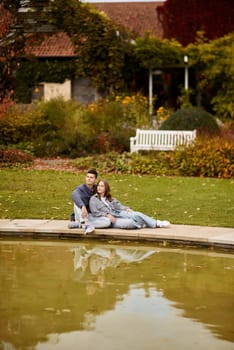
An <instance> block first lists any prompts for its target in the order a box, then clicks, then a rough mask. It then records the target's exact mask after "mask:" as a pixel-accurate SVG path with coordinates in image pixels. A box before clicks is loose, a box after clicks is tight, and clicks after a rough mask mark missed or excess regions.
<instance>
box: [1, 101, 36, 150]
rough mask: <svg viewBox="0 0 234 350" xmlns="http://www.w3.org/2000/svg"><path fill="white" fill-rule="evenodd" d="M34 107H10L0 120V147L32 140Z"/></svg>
mask: <svg viewBox="0 0 234 350" xmlns="http://www.w3.org/2000/svg"><path fill="white" fill-rule="evenodd" d="M34 110H35V106H34V105H30V106H28V107H27V108H26V107H22V106H21V105H12V106H11V107H10V108H8V110H7V111H6V112H5V113H4V114H3V115H2V116H1V118H0V139H1V144H2V145H8V144H17V143H19V142H27V141H30V140H32V139H33V137H34V136H33V130H34V126H35V122H36V120H35V115H34Z"/></svg>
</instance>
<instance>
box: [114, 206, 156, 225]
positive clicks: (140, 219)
mask: <svg viewBox="0 0 234 350" xmlns="http://www.w3.org/2000/svg"><path fill="white" fill-rule="evenodd" d="M118 215H119V216H120V217H122V218H123V217H124V218H129V219H132V220H133V221H134V222H135V225H136V226H137V228H142V227H151V228H156V225H157V221H156V220H155V219H153V218H151V217H150V216H148V215H145V214H143V213H141V212H139V211H126V210H122V211H121V212H120V213H119V214H118Z"/></svg>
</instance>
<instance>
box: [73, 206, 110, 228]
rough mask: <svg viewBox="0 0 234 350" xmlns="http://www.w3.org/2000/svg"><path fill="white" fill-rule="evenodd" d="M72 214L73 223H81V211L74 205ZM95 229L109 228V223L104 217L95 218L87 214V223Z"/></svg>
mask: <svg viewBox="0 0 234 350" xmlns="http://www.w3.org/2000/svg"><path fill="white" fill-rule="evenodd" d="M74 214H75V221H79V222H82V221H84V219H83V218H82V215H81V209H80V208H79V207H77V205H76V204H74ZM87 223H89V224H91V225H92V226H94V227H95V228H107V227H110V226H111V221H110V219H108V218H107V217H105V216H100V217H95V216H93V215H92V214H90V213H89V215H88V222H87Z"/></svg>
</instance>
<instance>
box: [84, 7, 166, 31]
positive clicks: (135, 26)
mask: <svg viewBox="0 0 234 350" xmlns="http://www.w3.org/2000/svg"><path fill="white" fill-rule="evenodd" d="M91 4H92V5H93V6H95V7H96V8H97V9H98V10H99V11H103V12H104V13H106V14H107V15H108V17H109V18H110V19H112V20H113V21H114V22H116V23H118V24H121V25H123V26H124V27H126V28H128V29H129V30H131V31H133V32H134V33H136V34H137V35H140V36H144V34H145V32H146V31H148V32H150V34H152V35H154V36H157V37H159V38H162V29H161V26H160V23H159V21H158V17H157V7H159V6H162V5H163V4H164V2H163V1H162V2H155V1H149V2H148V1H147V2H117V3H113V2H112V3H110V2H101V3H91Z"/></svg>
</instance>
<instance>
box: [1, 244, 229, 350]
mask: <svg viewBox="0 0 234 350" xmlns="http://www.w3.org/2000/svg"><path fill="white" fill-rule="evenodd" d="M6 247H7V248H6ZM181 252H182V251H181ZM209 255H210V254H209V253H204V254H200V253H197V255H196V254H194V252H193V251H188V253H187V255H186V261H185V257H184V254H180V251H179V250H172V249H171V250H170V249H168V250H165V249H163V248H160V249H159V248H157V250H152V249H150V248H147V247H145V246H137V247H136V246H121V245H120V246H117V245H108V244H107V245H104V244H103V245H99V244H97V245H95V246H94V245H92V244H86V245H84V244H77V245H76V247H75V248H73V249H70V248H69V247H68V246H66V245H65V246H63V245H62V244H61V245H57V246H53V243H51V245H50V246H48V245H47V246H46V245H43V243H41V245H39V244H37V245H36V246H35V245H33V244H31V245H30V244H28V245H27V244H23V243H22V244H12V245H8V246H6V245H4V244H0V261H1V264H0V300H1V302H0V303H1V304H0V344H1V341H3V340H4V341H6V342H10V343H12V344H14V345H15V347H16V348H19V347H20V346H21V348H23V346H24V347H25V348H26V346H31V347H32V346H33V345H35V344H36V343H38V342H39V341H45V339H47V337H48V334H51V333H66V332H71V331H74V330H82V329H92V328H93V327H94V325H95V319H96V315H98V314H101V313H103V312H105V311H107V310H112V309H114V308H115V305H116V302H117V301H119V300H121V298H123V297H124V295H126V294H127V293H128V291H129V288H130V287H131V286H132V285H135V286H136V285H139V284H140V285H141V288H144V289H145V291H146V293H148V294H149V293H150V291H149V289H148V286H150V290H157V291H160V292H161V293H162V294H163V295H164V296H165V297H166V298H167V299H169V300H172V301H174V302H175V306H176V307H179V308H181V309H183V310H184V315H185V316H187V317H189V318H191V319H197V320H199V321H200V322H203V323H204V324H207V325H209V326H210V327H215V328H216V330H215V332H216V333H217V334H218V336H219V337H221V338H223V339H227V340H231V341H232V340H233V334H232V335H231V331H232V325H233V323H234V319H233V313H232V312H230V311H231V310H232V307H233V273H232V270H231V268H229V267H230V266H231V263H232V261H233V259H230V260H229V259H228V258H227V257H225V255H224V256H223V257H222V256H221V255H217V256H215V255H214V256H209ZM185 264H186V268H185ZM71 276H72V278H71ZM149 296H150V294H149ZM212 331H214V330H213V329H212ZM22 345H23V346H22ZM0 348H1V345H0Z"/></svg>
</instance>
